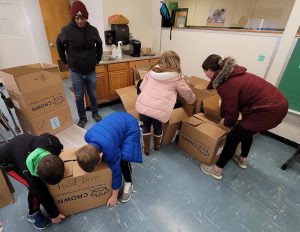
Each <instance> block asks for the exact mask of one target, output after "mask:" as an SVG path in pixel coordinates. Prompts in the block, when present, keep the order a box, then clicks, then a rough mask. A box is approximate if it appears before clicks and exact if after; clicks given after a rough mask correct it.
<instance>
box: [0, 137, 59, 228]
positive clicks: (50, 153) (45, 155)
mask: <svg viewBox="0 0 300 232" xmlns="http://www.w3.org/2000/svg"><path fill="white" fill-rule="evenodd" d="M62 149H63V145H62V144H61V143H60V141H59V140H58V138H56V137H55V136H53V135H50V134H42V135H40V136H35V135H30V134H23V135H19V136H17V137H15V138H13V139H12V140H10V141H9V142H7V143H5V144H3V145H1V147H0V167H1V168H3V169H4V170H5V171H6V172H7V173H8V174H9V175H11V176H13V177H14V178H15V179H16V180H18V181H19V182H21V183H22V184H24V185H25V186H26V187H27V188H28V190H29V193H28V205H29V213H28V215H27V220H28V221H30V222H32V223H33V225H34V227H35V228H37V229H44V228H46V227H47V226H48V225H49V224H50V220H49V219H48V218H46V217H44V215H43V214H42V213H41V211H40V204H42V205H43V207H44V208H45V210H46V212H47V213H48V215H49V216H50V218H51V221H52V223H60V222H61V221H62V219H63V218H64V215H62V214H60V213H59V211H58V209H57V207H56V206H55V203H54V200H53V198H52V197H51V195H50V193H49V190H48V188H47V185H46V183H47V184H57V183H58V182H60V181H61V180H62V179H63V176H64V163H63V161H62V160H61V159H60V158H59V154H60V153H61V150H62Z"/></svg>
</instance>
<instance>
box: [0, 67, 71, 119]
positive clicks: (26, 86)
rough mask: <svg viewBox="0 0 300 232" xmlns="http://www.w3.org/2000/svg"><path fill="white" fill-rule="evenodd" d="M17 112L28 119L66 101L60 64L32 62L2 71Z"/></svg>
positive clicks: (65, 103)
mask: <svg viewBox="0 0 300 232" xmlns="http://www.w3.org/2000/svg"><path fill="white" fill-rule="evenodd" d="M0 76H1V78H2V79H3V82H4V85H5V87H6V89H7V91H8V93H9V95H10V98H11V100H12V102H13V103H14V106H15V108H16V110H17V111H19V112H18V114H22V115H24V116H25V117H26V118H28V119H33V118H35V117H38V116H41V115H44V114H45V113H48V112H51V111H53V110H55V109H57V108H59V107H62V106H64V105H67V104H68V103H67V98H66V95H65V90H64V86H63V83H62V81H61V79H60V76H59V71H58V67H57V65H48V64H33V65H25V66H19V67H14V68H9V69H3V70H2V71H0Z"/></svg>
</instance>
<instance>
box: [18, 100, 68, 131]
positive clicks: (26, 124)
mask: <svg viewBox="0 0 300 232" xmlns="http://www.w3.org/2000/svg"><path fill="white" fill-rule="evenodd" d="M17 117H18V119H19V122H20V125H21V127H22V129H23V131H26V132H27V133H29V134H34V135H40V134H43V133H51V134H55V133H57V132H59V131H61V130H63V129H65V128H67V127H69V126H71V125H72V124H73V120H72V115H71V111H70V108H69V105H67V106H64V107H60V108H58V109H56V110H54V111H52V112H49V113H46V114H44V115H42V116H39V117H36V118H34V119H28V118H27V117H25V116H24V115H22V114H18V112H17Z"/></svg>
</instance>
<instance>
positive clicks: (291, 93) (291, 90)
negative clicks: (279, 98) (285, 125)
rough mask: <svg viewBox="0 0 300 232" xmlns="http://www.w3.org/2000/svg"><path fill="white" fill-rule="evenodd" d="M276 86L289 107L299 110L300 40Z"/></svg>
mask: <svg viewBox="0 0 300 232" xmlns="http://www.w3.org/2000/svg"><path fill="white" fill-rule="evenodd" d="M278 88H279V89H280V90H281V91H282V92H283V94H284V95H285V96H286V98H287V99H288V101H289V108H290V109H291V110H295V111H298V112H300V41H299V39H298V40H297V43H296V46H295V48H294V51H293V53H292V56H291V58H290V60H289V63H288V65H287V67H286V69H285V71H284V74H283V76H282V78H281V81H280V83H279V86H278Z"/></svg>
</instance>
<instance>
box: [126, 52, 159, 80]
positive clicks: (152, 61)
mask: <svg viewBox="0 0 300 232" xmlns="http://www.w3.org/2000/svg"><path fill="white" fill-rule="evenodd" d="M158 60H159V59H158V58H155V59H147V60H137V61H131V62H129V83H130V85H134V81H135V80H134V79H135V78H134V75H135V74H134V69H135V68H138V67H144V66H149V68H150V67H151V66H153V65H155V64H157V62H158Z"/></svg>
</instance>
